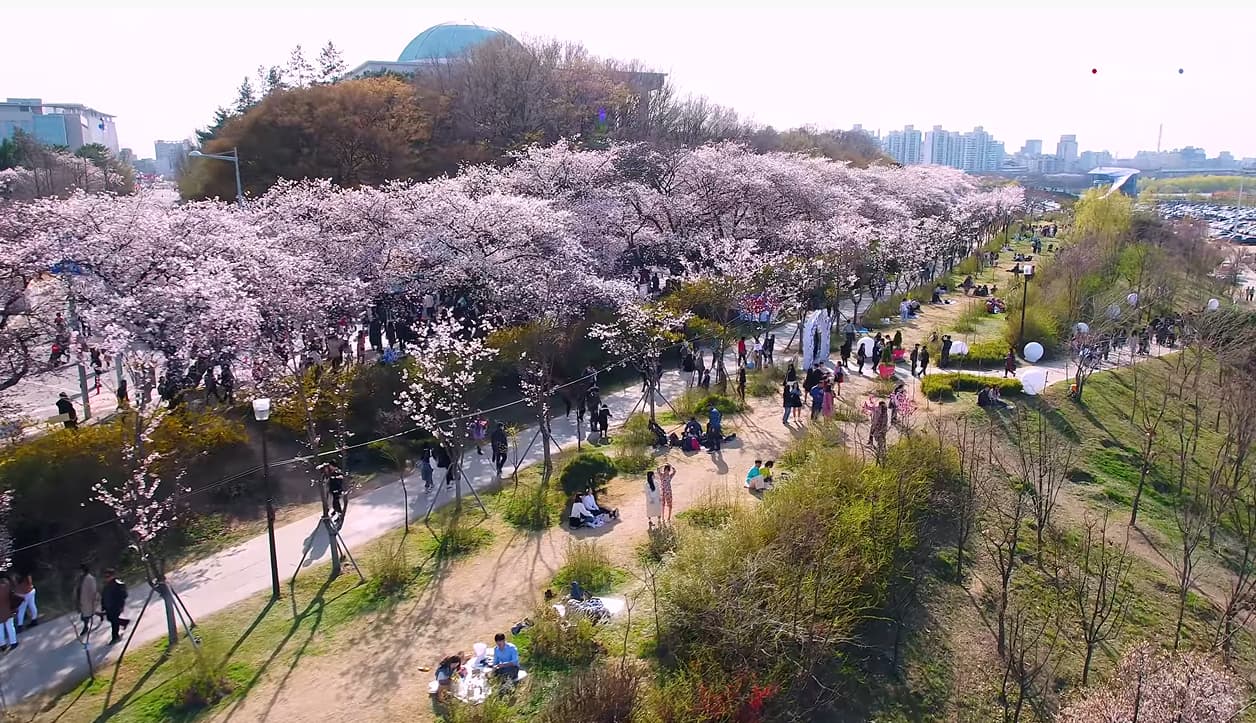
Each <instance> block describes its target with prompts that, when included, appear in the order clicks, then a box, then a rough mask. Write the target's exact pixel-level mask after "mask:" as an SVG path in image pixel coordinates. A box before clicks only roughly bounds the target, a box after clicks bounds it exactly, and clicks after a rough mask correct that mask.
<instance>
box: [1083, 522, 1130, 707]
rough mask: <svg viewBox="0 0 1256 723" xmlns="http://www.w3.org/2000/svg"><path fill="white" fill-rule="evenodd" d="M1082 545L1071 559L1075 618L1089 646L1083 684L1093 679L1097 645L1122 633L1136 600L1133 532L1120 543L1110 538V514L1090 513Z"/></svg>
mask: <svg viewBox="0 0 1256 723" xmlns="http://www.w3.org/2000/svg"><path fill="white" fill-rule="evenodd" d="M1083 529H1084V532H1083V533H1082V539H1081V548H1080V549H1079V550H1078V552H1077V556H1076V557H1075V558H1073V559H1072V560H1070V561H1069V563H1068V575H1069V578H1070V580H1071V582H1072V590H1071V592H1072V603H1073V604H1072V608H1073V615H1074V621H1075V622H1076V623H1077V627H1078V629H1079V630H1080V632H1081V636H1082V643H1083V644H1084V645H1085V646H1086V657H1085V660H1084V661H1083V663H1082V685H1087V684H1088V683H1089V682H1090V664H1091V660H1092V659H1093V657H1094V654H1095V648H1096V647H1098V646H1099V645H1100V644H1102V643H1104V642H1106V641H1108V640H1111V639H1113V638H1115V637H1116V636H1117V635H1119V634H1120V631H1121V626H1122V625H1123V624H1124V623H1125V618H1126V616H1127V615H1128V614H1129V607H1130V603H1131V602H1132V600H1133V596H1132V595H1131V590H1130V587H1129V585H1128V584H1127V580H1128V578H1129V572H1130V567H1131V566H1132V565H1133V563H1134V561H1133V558H1131V557H1130V556H1129V544H1130V543H1129V532H1128V530H1127V531H1126V533H1125V541H1124V543H1122V544H1121V545H1120V546H1119V547H1118V546H1117V545H1116V543H1114V542H1112V541H1111V540H1109V539H1108V514H1107V513H1106V512H1105V513H1104V515H1103V517H1102V519H1096V518H1094V517H1092V516H1089V515H1087V517H1086V520H1085V522H1083Z"/></svg>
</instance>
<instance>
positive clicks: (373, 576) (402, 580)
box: [366, 540, 411, 597]
mask: <svg viewBox="0 0 1256 723" xmlns="http://www.w3.org/2000/svg"><path fill="white" fill-rule="evenodd" d="M366 570H367V576H368V577H369V578H370V580H371V586H372V587H373V589H374V592H375V594H376V595H379V596H381V597H388V596H391V595H395V594H397V593H399V592H401V591H402V590H403V589H404V588H405V586H406V585H407V584H408V583H409V582H410V579H411V569H410V564H409V562H408V561H407V560H406V546H405V540H401V541H399V542H397V544H396V545H391V544H384V545H380V547H379V549H378V550H376V551H374V552H373V553H372V554H371V556H370V557H368V558H367V560H366Z"/></svg>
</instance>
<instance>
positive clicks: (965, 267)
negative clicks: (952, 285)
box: [951, 256, 981, 281]
mask: <svg viewBox="0 0 1256 723" xmlns="http://www.w3.org/2000/svg"><path fill="white" fill-rule="evenodd" d="M979 273H981V261H979V260H978V259H977V257H976V256H969V257H968V258H966V259H964V260H963V261H961V262H959V263H958V264H956V265H955V268H954V269H951V274H953V275H954V276H959V277H960V280H961V281H962V280H963V277H965V276H976V275H977V274H979Z"/></svg>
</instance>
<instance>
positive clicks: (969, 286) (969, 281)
mask: <svg viewBox="0 0 1256 723" xmlns="http://www.w3.org/2000/svg"><path fill="white" fill-rule="evenodd" d="M960 286H962V287H963V288H964V293H965V294H968V293H971V292H972V290H973V277H972V274H969V275H968V276H965V277H964V283H962V284H960Z"/></svg>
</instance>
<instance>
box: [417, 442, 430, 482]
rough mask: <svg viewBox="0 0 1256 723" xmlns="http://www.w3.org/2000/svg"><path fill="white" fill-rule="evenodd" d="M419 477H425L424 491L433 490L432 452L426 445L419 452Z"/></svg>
mask: <svg viewBox="0 0 1256 723" xmlns="http://www.w3.org/2000/svg"><path fill="white" fill-rule="evenodd" d="M419 477H421V478H422V479H423V491H424V492H431V491H432V452H431V450H429V449H427V448H426V447H425V448H424V449H423V451H422V452H420V453H419Z"/></svg>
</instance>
